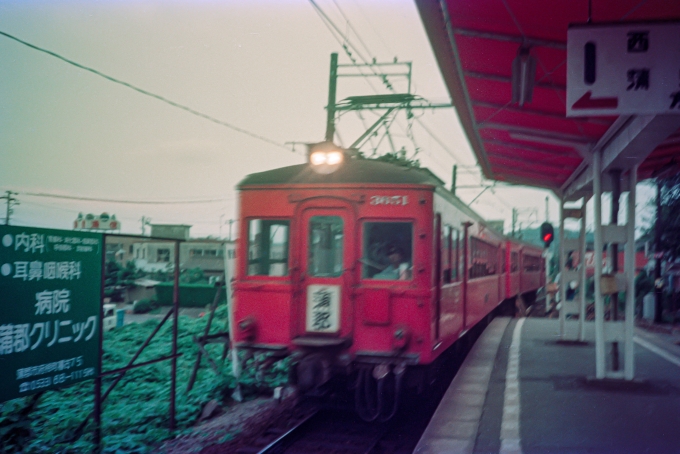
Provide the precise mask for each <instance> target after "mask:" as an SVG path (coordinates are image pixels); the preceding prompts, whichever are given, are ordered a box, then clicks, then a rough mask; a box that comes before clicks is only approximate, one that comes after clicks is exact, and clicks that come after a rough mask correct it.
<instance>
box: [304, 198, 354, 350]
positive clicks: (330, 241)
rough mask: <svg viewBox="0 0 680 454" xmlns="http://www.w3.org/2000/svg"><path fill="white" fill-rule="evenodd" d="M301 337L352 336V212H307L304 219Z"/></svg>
mask: <svg viewBox="0 0 680 454" xmlns="http://www.w3.org/2000/svg"><path fill="white" fill-rule="evenodd" d="M300 221H301V222H300V223H299V224H298V225H299V229H300V231H299V232H298V233H299V239H300V242H299V244H300V246H301V247H300V248H299V249H298V250H297V251H294V252H293V253H294V254H299V258H298V259H299V261H298V263H300V265H301V266H300V271H301V277H300V283H301V288H300V289H299V290H300V291H299V295H300V299H299V301H298V302H299V308H300V312H299V313H300V316H301V317H300V320H301V324H300V326H299V332H298V334H299V335H303V336H305V337H309V336H313V337H326V338H346V337H348V336H349V335H350V334H351V332H352V326H351V323H352V304H351V299H350V296H351V291H352V287H351V285H352V265H351V264H352V257H351V254H352V252H353V247H352V245H353V244H354V242H353V240H354V230H355V229H354V226H355V219H354V215H353V213H352V212H351V210H350V209H348V208H343V207H336V208H307V209H304V210H303V211H302V216H301V219H300Z"/></svg>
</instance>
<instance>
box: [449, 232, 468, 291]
mask: <svg viewBox="0 0 680 454" xmlns="http://www.w3.org/2000/svg"><path fill="white" fill-rule="evenodd" d="M453 231H454V232H456V235H455V238H456V241H455V243H453V242H452V244H455V248H454V250H455V251H456V252H455V261H454V264H455V265H454V266H453V267H452V269H453V271H454V273H453V276H452V279H453V282H460V281H461V280H462V279H463V278H462V276H463V273H462V271H463V269H462V267H463V266H464V265H465V264H464V263H463V260H462V257H463V255H462V254H461V252H462V251H461V249H460V248H461V243H462V241H461V240H462V239H463V237H462V235H461V232H460V230H459V229H457V228H454V229H453Z"/></svg>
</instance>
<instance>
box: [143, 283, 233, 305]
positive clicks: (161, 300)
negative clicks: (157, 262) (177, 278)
mask: <svg viewBox="0 0 680 454" xmlns="http://www.w3.org/2000/svg"><path fill="white" fill-rule="evenodd" d="M173 290H174V288H173V283H172V282H162V283H160V284H158V285H156V298H157V300H158V304H160V305H161V306H169V305H171V304H172V298H173ZM217 290H218V287H215V286H213V285H209V284H202V283H197V284H188V283H186V284H185V283H181V284H180V285H179V304H180V306H182V307H205V306H208V305H210V304H211V303H212V302H213V299H214V298H215V292H216V291H217ZM225 301H226V293H225V291H224V287H221V290H220V300H219V303H220V304H222V303H224V302H225Z"/></svg>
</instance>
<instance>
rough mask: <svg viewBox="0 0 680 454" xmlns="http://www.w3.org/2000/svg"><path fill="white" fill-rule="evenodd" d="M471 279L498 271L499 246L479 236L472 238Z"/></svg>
mask: <svg viewBox="0 0 680 454" xmlns="http://www.w3.org/2000/svg"><path fill="white" fill-rule="evenodd" d="M470 256H471V258H472V266H471V267H470V279H474V278H476V277H484V276H491V275H493V274H496V273H498V247H496V246H493V245H492V244H489V243H487V242H485V241H482V240H480V239H479V238H470Z"/></svg>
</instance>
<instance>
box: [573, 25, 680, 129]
mask: <svg viewBox="0 0 680 454" xmlns="http://www.w3.org/2000/svg"><path fill="white" fill-rule="evenodd" d="M669 113H677V114H680V23H679V22H665V23H622V24H615V25H611V24H610V25H578V26H572V27H570V28H569V30H568V32H567V116H568V117H576V116H592V115H621V114H626V115H635V114H669Z"/></svg>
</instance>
